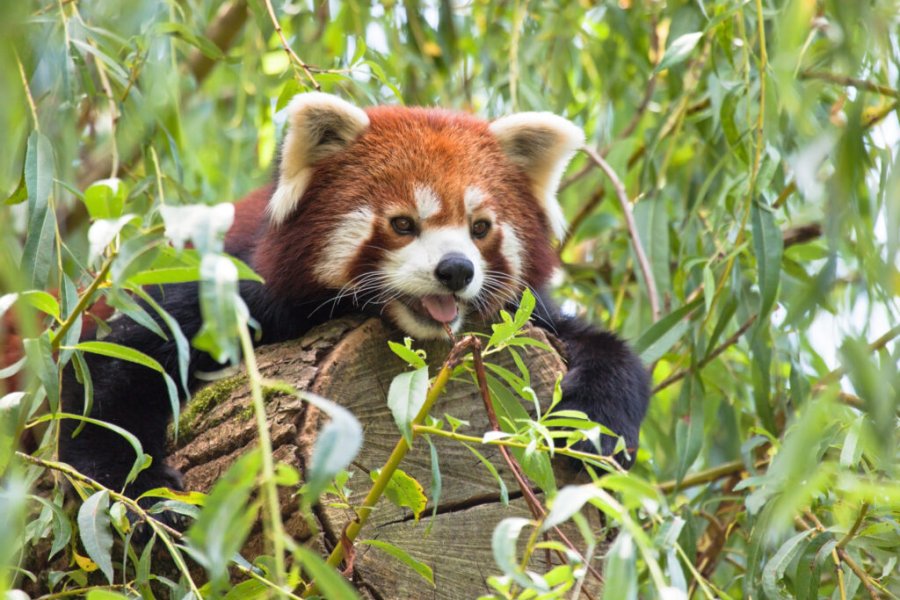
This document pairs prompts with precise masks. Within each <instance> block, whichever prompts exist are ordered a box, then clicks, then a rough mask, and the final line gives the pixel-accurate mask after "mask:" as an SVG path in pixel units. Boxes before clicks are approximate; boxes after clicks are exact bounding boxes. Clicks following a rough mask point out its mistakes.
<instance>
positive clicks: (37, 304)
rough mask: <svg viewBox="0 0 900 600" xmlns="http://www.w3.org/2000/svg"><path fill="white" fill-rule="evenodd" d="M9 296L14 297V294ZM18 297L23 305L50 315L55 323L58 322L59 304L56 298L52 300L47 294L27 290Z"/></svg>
mask: <svg viewBox="0 0 900 600" xmlns="http://www.w3.org/2000/svg"><path fill="white" fill-rule="evenodd" d="M11 295H12V296H15V294H11ZM18 296H19V300H21V301H22V302H24V303H25V304H28V305H29V306H31V307H32V308H36V309H37V310H39V311H41V312H42V313H45V314H48V315H50V316H51V317H53V318H54V319H56V320H57V321H58V320H59V318H60V313H59V302H57V300H56V298H54V297H53V296H51V295H50V294H48V293H47V292H42V291H41V290H28V291H26V292H22V293H21V294H19V295H18Z"/></svg>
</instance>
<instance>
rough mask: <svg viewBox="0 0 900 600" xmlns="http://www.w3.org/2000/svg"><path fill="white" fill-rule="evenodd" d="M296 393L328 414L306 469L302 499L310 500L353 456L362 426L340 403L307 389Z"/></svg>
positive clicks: (345, 466)
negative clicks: (326, 421) (328, 419)
mask: <svg viewBox="0 0 900 600" xmlns="http://www.w3.org/2000/svg"><path fill="white" fill-rule="evenodd" d="M299 395H300V397H301V398H303V399H304V400H306V401H307V402H309V403H310V404H312V405H313V406H315V407H316V408H318V409H319V410H321V411H322V412H324V413H325V414H327V415H328V416H329V417H331V420H330V421H329V422H328V423H326V424H325V426H324V427H322V429H320V430H319V435H318V437H316V442H315V444H314V445H313V450H312V458H311V459H310V464H309V468H308V470H307V472H306V494H305V495H304V499H306V500H308V501H309V502H314V501H315V499H316V498H318V496H319V494H320V493H321V492H322V490H324V489H325V487H326V486H328V484H329V483H331V480H332V479H334V477H335V476H336V475H337V474H338V473H340V472H341V471H343V470H344V469H346V468H347V467H348V466H349V465H350V462H351V461H352V460H353V459H354V458H356V455H357V453H359V449H360V448H361V447H362V442H363V429H362V426H361V425H360V424H359V421H357V420H356V417H354V416H353V414H352V413H351V412H350V411H348V410H347V409H346V408H344V407H343V406H340V405H339V404H335V403H334V402H331V401H330V400H326V399H325V398H322V397H321V396H316V395H315V394H312V393H310V392H303V391H301V392H299Z"/></svg>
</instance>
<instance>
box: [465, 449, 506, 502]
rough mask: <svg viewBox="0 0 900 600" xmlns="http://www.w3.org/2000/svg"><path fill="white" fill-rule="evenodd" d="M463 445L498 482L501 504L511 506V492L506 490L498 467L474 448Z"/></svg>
mask: <svg viewBox="0 0 900 600" xmlns="http://www.w3.org/2000/svg"><path fill="white" fill-rule="evenodd" d="M463 445H464V446H465V447H466V448H468V449H469V451H470V452H472V454H474V455H475V456H476V457H477V458H478V460H480V461H481V464H483V465H484V468H485V469H487V470H488V473H490V474H491V475H492V476H493V477H494V480H495V481H496V482H497V485H498V486H500V503H501V504H503V506H508V505H509V490H508V489H507V488H506V482H505V481H503V478H502V477H500V473H498V472H497V467H495V466H494V465H493V464H492V463H491V461H489V460H488V459H486V458H485V457H484V455H483V454H481V452H479V451H478V450H476V449H475V448H474V447H472V446H470V445H469V444H463Z"/></svg>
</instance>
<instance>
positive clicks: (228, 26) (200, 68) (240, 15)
mask: <svg viewBox="0 0 900 600" xmlns="http://www.w3.org/2000/svg"><path fill="white" fill-rule="evenodd" d="M248 16H249V11H248V10H247V1H246V0H235V1H234V2H229V3H227V4H223V5H222V6H221V7H220V8H219V12H217V13H216V16H215V19H214V20H213V22H212V23H210V25H209V27H207V28H206V32H205V33H204V35H205V36H206V37H207V38H208V39H209V40H210V41H211V42H212V43H214V44H215V45H216V47H217V48H218V49H219V50H221V51H222V52H223V53H225V52H226V51H227V50H228V48H230V47H231V43H232V42H233V41H234V38H235V37H236V36H237V34H238V33H239V32H240V30H241V29H242V28H243V26H244V23H246V22H247V17H248ZM215 64H216V61H215V59H212V58H210V57H208V56H207V55H205V54H203V53H202V52H200V50H197V49H194V50H193V51H192V52H191V54H190V56H188V61H187V68H188V71H190V72H191V75H193V76H194V79H195V80H196V81H197V83H198V84H199V83H201V82H202V81H203V80H204V79H206V77H207V75H209V73H210V71H212V68H213V67H214V66H215Z"/></svg>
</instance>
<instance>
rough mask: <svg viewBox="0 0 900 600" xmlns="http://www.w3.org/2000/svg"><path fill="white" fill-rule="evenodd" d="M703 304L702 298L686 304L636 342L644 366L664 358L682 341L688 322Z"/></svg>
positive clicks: (635, 346)
mask: <svg viewBox="0 0 900 600" xmlns="http://www.w3.org/2000/svg"><path fill="white" fill-rule="evenodd" d="M702 303H703V299H702V298H698V299H697V300H694V301H693V302H691V303H690V304H685V305H684V306H682V307H681V308H678V309H676V310H673V311H672V312H671V313H669V314H668V315H666V316H665V317H663V318H662V319H660V320H659V321H657V322H656V323H654V324H653V325H651V326H650V327H649V328H648V329H647V331H645V332H644V333H643V335H641V337H639V338H638V339H637V341H636V342H634V344H633V346H632V348H633V349H634V351H635V352H636V353H637V354H638V356H640V357H641V360H642V361H643V362H644V364H651V363H654V362H656V361H657V360H659V359H660V358H662V356H663V355H664V354H665V353H666V352H668V351H669V349H670V348H671V347H672V346H673V345H675V342H677V341H678V340H680V339H681V337H682V336H683V335H684V332H685V331H687V327H688V321H687V320H686V319H687V317H688V315H690V314H691V313H692V312H693V311H694V310H696V309H697V308H698V307H700V305H701V304H702Z"/></svg>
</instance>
